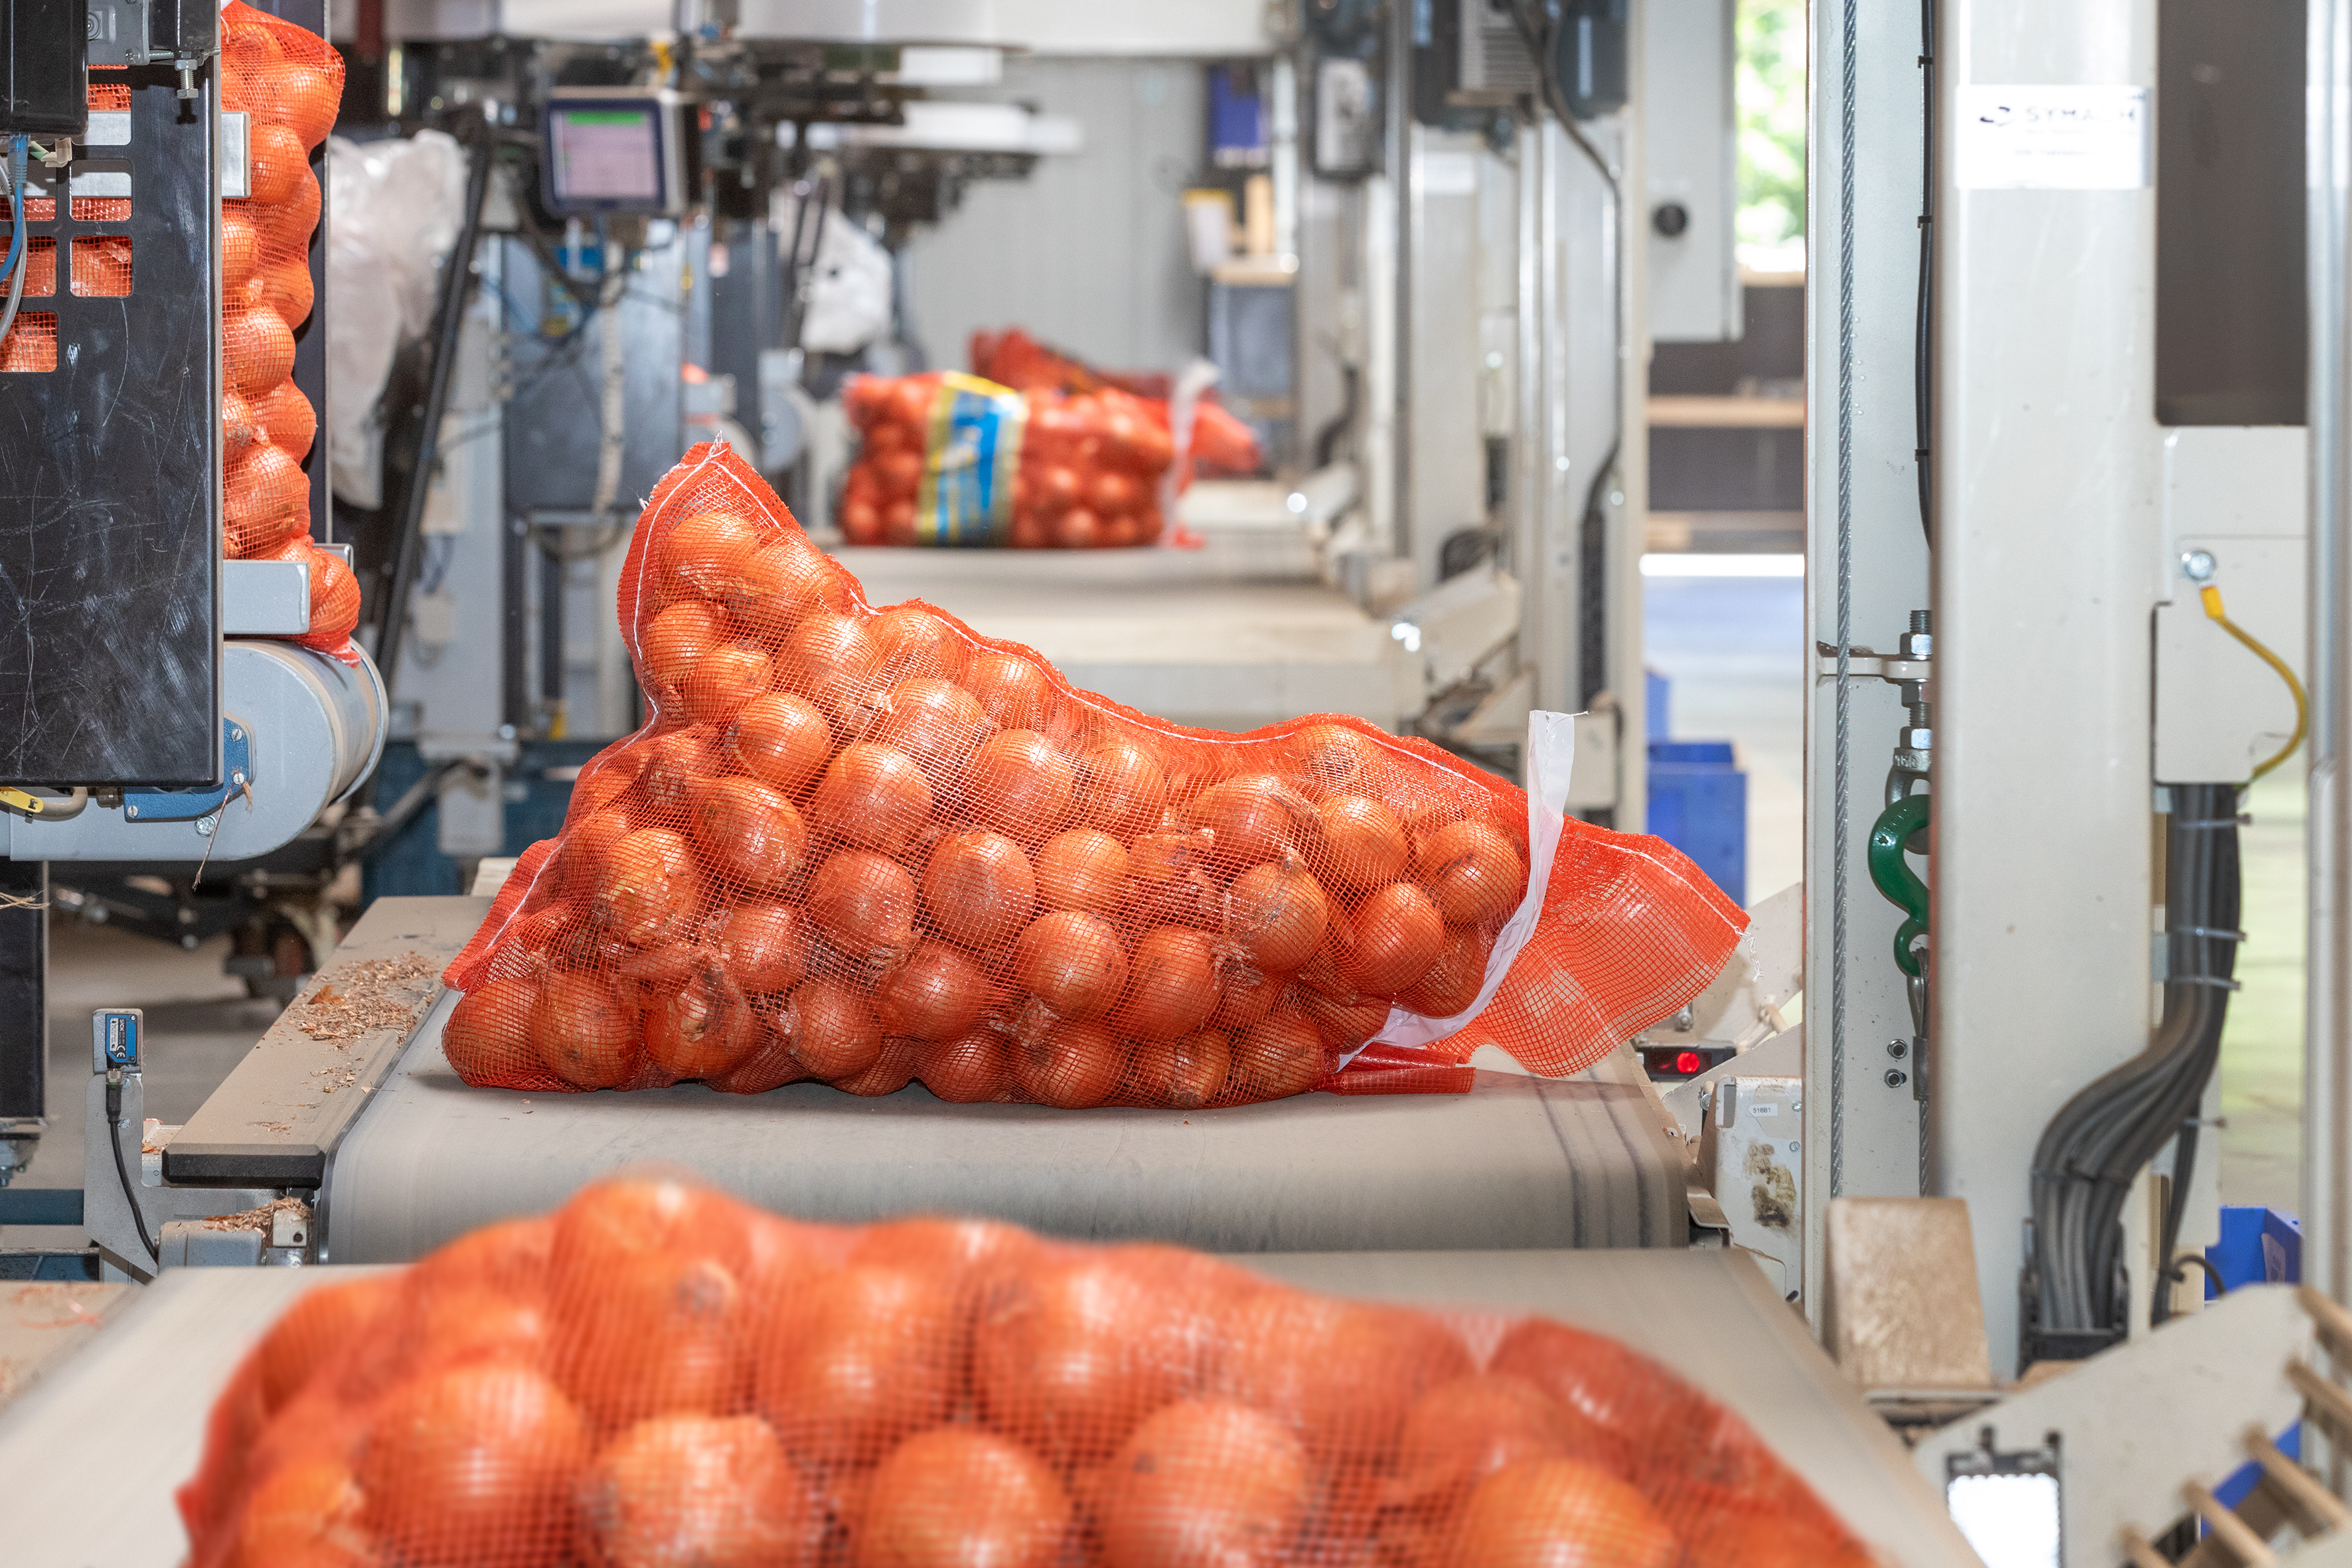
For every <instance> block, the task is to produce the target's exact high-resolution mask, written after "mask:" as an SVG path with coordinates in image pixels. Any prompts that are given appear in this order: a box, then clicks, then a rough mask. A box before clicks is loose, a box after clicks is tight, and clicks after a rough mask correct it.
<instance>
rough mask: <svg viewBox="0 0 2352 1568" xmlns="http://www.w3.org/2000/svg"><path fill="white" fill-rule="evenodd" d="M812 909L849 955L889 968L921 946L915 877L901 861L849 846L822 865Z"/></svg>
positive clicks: (820, 926)
mask: <svg viewBox="0 0 2352 1568" xmlns="http://www.w3.org/2000/svg"><path fill="white" fill-rule="evenodd" d="M808 912H809V918H810V919H811V920H813V921H815V922H816V924H817V928H818V929H819V930H821V931H824V932H825V934H826V935H827V936H829V937H831V938H832V939H833V941H834V942H835V944H836V945H837V946H839V947H840V948H841V950H842V951H843V952H845V953H846V954H847V955H848V956H849V957H851V958H852V959H854V960H856V961H857V962H859V963H866V964H868V965H870V966H873V967H877V968H879V967H884V966H887V964H888V963H891V962H893V961H894V960H896V959H897V958H898V955H899V954H901V953H905V952H909V951H911V950H912V949H913V947H914V945H915V934H914V920H915V879H914V878H912V877H910V876H908V874H907V869H906V868H905V867H903V866H901V865H899V864H898V862H897V861H895V860H886V859H884V858H882V857H881V856H879V855H877V854H874V853H872V852H871V851H869V850H865V849H845V850H844V851H842V852H841V853H840V854H838V855H835V856H834V857H833V858H831V859H829V860H827V861H826V862H825V863H824V865H822V866H820V867H818V868H817V873H816V877H815V879H814V880H813V881H812V882H811V883H810V884H809V898H808Z"/></svg>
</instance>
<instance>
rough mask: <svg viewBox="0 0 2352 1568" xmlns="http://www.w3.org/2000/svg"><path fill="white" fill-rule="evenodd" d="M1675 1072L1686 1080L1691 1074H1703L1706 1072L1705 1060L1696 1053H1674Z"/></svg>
mask: <svg viewBox="0 0 2352 1568" xmlns="http://www.w3.org/2000/svg"><path fill="white" fill-rule="evenodd" d="M1675 1071H1676V1072H1678V1073H1681V1074H1682V1075H1683V1076H1684V1077H1685V1078H1687V1077H1689V1076H1690V1075H1691V1074H1693V1073H1697V1072H1705V1071H1706V1058H1703V1057H1701V1056H1700V1055H1699V1054H1698V1053H1697V1052H1696V1051H1676V1052H1675Z"/></svg>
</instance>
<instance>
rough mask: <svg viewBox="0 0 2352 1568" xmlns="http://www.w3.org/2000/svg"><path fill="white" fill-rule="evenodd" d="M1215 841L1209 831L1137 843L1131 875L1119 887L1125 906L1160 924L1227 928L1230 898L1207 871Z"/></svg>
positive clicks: (1145, 838)
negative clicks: (1226, 921)
mask: <svg viewBox="0 0 2352 1568" xmlns="http://www.w3.org/2000/svg"><path fill="white" fill-rule="evenodd" d="M1210 842H1211V839H1210V835H1209V833H1208V831H1207V830H1206V829H1205V828H1195V829H1193V830H1192V832H1190V833H1147V834H1145V835H1144V836H1143V837H1140V838H1139V839H1137V840H1136V841H1135V843H1134V845H1133V847H1131V848H1130V849H1129V852H1128V870H1129V873H1130V874H1129V877H1128V879H1127V882H1126V885H1125V886H1123V887H1122V888H1120V889H1119V894H1118V900H1119V907H1120V908H1121V909H1122V910H1125V911H1126V912H1128V913H1129V914H1130V915H1132V916H1134V917H1135V918H1137V919H1139V920H1145V921H1152V922H1154V923H1156V924H1160V925H1190V926H1200V927H1202V928H1203V929H1204V930H1211V931H1213V930H1216V929H1218V928H1220V927H1222V926H1223V924H1224V918H1225V917H1224V905H1225V900H1224V894H1223V890H1222V889H1219V888H1218V887H1217V885H1216V884H1215V883H1214V882H1213V881H1212V880H1210V879H1209V874H1208V872H1207V871H1206V870H1205V869H1203V868H1204V867H1205V866H1206V865H1207V862H1208V858H1209V846H1210Z"/></svg>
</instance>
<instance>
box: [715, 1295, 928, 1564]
mask: <svg viewBox="0 0 2352 1568" xmlns="http://www.w3.org/2000/svg"><path fill="white" fill-rule="evenodd" d="M970 1342H971V1330H970V1327H969V1325H968V1323H967V1321H965V1314H964V1304H963V1301H962V1300H961V1298H960V1296H959V1295H958V1294H957V1292H956V1291H955V1290H954V1289H952V1287H951V1286H950V1284H949V1283H948V1282H947V1281H946V1280H943V1279H940V1278H939V1277H937V1276H936V1275H932V1274H929V1273H923V1272H918V1271H916V1270H914V1269H908V1268H845V1269H842V1270H840V1271H839V1272H837V1273H833V1274H827V1275H824V1276H822V1277H820V1278H818V1279H813V1280H811V1281H809V1282H808V1283H807V1284H806V1285H804V1286H803V1288H802V1289H798V1290H795V1291H793V1292H792V1293H791V1294H789V1295H787V1296H785V1297H784V1298H783V1299H782V1300H778V1301H777V1302H776V1303H775V1304H774V1310H773V1311H772V1315H771V1316H770V1318H769V1320H768V1321H767V1323H766V1325H765V1326H764V1330H763V1331H762V1332H761V1334H760V1336H759V1339H758V1342H757V1343H756V1345H755V1348H754V1350H753V1352H752V1353H753V1361H752V1374H751V1398H752V1405H753V1406H754V1408H756V1409H757V1410H758V1411H759V1413H760V1414H761V1415H764V1416H766V1417H767V1418H768V1422H769V1424H770V1425H771V1426H773V1427H774V1428H775V1431H776V1436H778V1437H780V1438H781V1439H782V1442H783V1445H784V1447H786V1448H787V1449H789V1450H790V1451H791V1452H792V1454H793V1456H794V1457H795V1458H799V1459H800V1460H802V1461H803V1463H805V1464H809V1465H812V1466H814V1467H817V1468H820V1469H822V1470H824V1471H827V1472H832V1471H839V1470H845V1469H847V1468H850V1467H852V1466H857V1465H871V1464H873V1463H874V1462H875V1461H877V1460H878V1459H880V1458H882V1457H883V1456H884V1455H886V1454H887V1453H888V1452H889V1451H890V1450H891V1449H892V1448H893V1447H896V1446H897V1445H898V1442H899V1441H900V1440H901V1439H902V1438H904V1437H905V1436H906V1435H907V1434H908V1433H909V1432H917V1431H921V1430H923V1429H924V1428H926V1427H929V1426H935V1425H937V1424H938V1423H940V1422H942V1421H945V1420H946V1419H948V1417H949V1415H950V1412H951V1411H952V1410H953V1409H954V1407H955V1405H956V1401H957V1396H958V1394H959V1393H960V1392H961V1384H962V1383H963V1366H964V1360H965V1354H966V1347H967V1346H968V1345H969V1344H970ZM780 1561H782V1562H789V1563H792V1564H793V1568H803V1565H804V1564H808V1563H814V1561H815V1558H814V1554H813V1553H812V1554H810V1555H807V1556H803V1557H796V1558H792V1559H786V1560H780Z"/></svg>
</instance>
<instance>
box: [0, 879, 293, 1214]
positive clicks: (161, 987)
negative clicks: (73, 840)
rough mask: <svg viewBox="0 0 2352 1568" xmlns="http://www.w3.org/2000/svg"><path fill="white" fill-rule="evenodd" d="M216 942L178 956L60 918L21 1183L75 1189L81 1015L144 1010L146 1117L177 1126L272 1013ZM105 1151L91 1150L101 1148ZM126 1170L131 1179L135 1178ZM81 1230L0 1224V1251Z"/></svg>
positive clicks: (83, 1085) (85, 1053) (84, 1078)
mask: <svg viewBox="0 0 2352 1568" xmlns="http://www.w3.org/2000/svg"><path fill="white" fill-rule="evenodd" d="M227 955H228V938H227V937H226V936H224V937H221V938H219V939H217V940H216V941H214V942H207V943H205V945H203V946H202V947H199V948H197V949H196V950H195V951H194V952H184V951H183V950H181V949H179V948H176V947H171V946H167V945H165V944H164V943H163V942H154V941H151V940H149V939H147V938H144V937H137V936H132V935H131V934H129V933H128V932H125V931H118V930H116V929H114V928H112V927H110V926H94V925H88V924H85V923H83V922H82V921H79V920H60V921H56V922H54V923H53V924H52V926H51V928H50V931H49V1129H48V1131H47V1133H46V1134H44V1135H43V1137H42V1139H41V1147H40V1151H39V1152H37V1153H36V1154H35V1155H34V1156H33V1164H32V1168H31V1169H30V1170H28V1171H27V1172H26V1173H25V1174H24V1175H22V1176H20V1177H18V1178H17V1183H18V1184H19V1185H21V1186H27V1187H79V1186H80V1185H81V1184H82V1169H81V1161H82V1116H83V1103H84V1095H85V1091H86V1089H87V1086H88V1084H89V1016H90V1014H91V1013H92V1012H93V1011H95V1010H96V1009H98V1008H100V1007H121V1006H132V1007H142V1008H144V1009H146V1015H147V1038H146V1052H147V1062H146V1084H145V1087H146V1091H147V1114H148V1115H150V1116H152V1117H155V1118H156V1119H158V1120H159V1121H186V1120H187V1118H188V1117H189V1116H190V1115H191V1114H193V1113H194V1110H195V1109H196V1107H197V1106H199V1105H201V1104H203V1103H204V1100H205V1096H207V1095H209V1094H210V1093H212V1091H213V1089H215V1087H216V1086H217V1085H218V1084H219V1083H220V1081H221V1079H224V1078H226V1077H227V1076H228V1071H229V1069H230V1068H233V1067H235V1066H236V1063H237V1060H238V1058H241V1057H243V1056H244V1055H245V1053H246V1052H247V1051H249V1050H251V1049H252V1048H253V1044H254V1042H255V1041H256V1040H258V1039H259V1038H260V1037H261V1033H262V1031H263V1030H264V1029H267V1028H268V1027H269V1026H270V1024H271V1022H272V1021H274V1020H275V1019H276V1018H277V1016H278V1004H277V1003H275V1002H257V1001H252V1000H249V999H248V998H247V996H246V994H245V983H244V982H243V981H241V980H237V979H235V978H233V977H231V976H229V975H226V974H223V973H221V960H222V959H224V958H226V956H227ZM104 1148H105V1146H104V1145H103V1144H100V1152H104ZM132 1174H133V1175H134V1176H135V1175H136V1174H137V1173H136V1172H133V1173H132ZM86 1242H87V1238H86V1237H84V1236H83V1235H82V1234H81V1232H80V1231H79V1230H75V1229H68V1228H64V1227H58V1226H0V1247H59V1248H64V1247H81V1246H84V1245H86Z"/></svg>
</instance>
